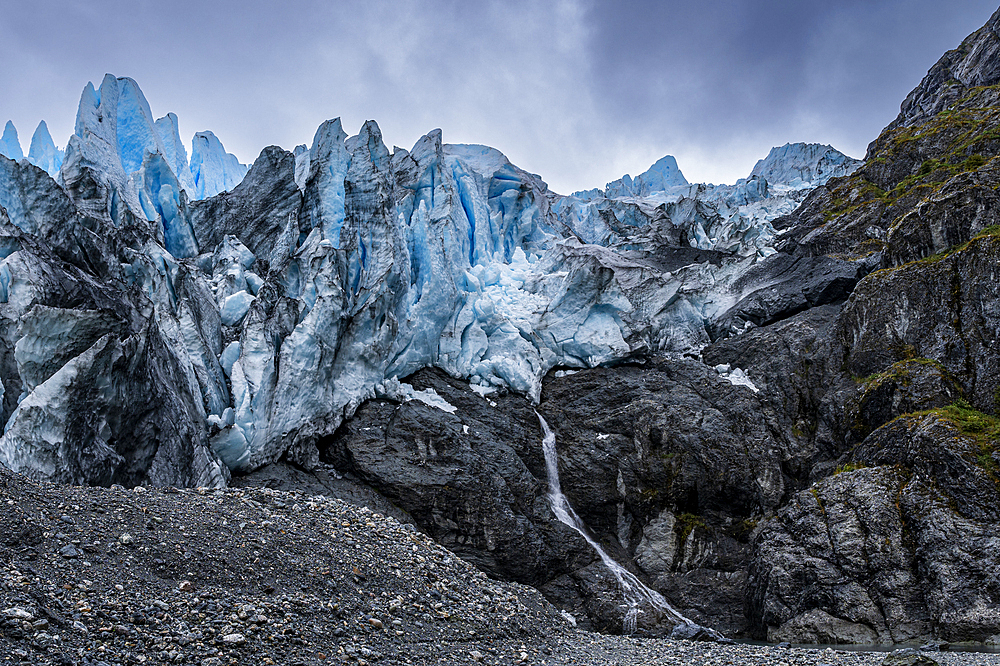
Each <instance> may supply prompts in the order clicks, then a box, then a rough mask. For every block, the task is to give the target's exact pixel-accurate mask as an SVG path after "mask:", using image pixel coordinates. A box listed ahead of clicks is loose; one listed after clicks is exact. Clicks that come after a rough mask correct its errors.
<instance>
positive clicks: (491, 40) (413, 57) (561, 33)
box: [0, 0, 997, 193]
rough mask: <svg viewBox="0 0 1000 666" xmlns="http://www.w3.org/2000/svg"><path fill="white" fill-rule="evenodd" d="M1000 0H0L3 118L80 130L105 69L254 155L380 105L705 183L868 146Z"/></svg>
mask: <svg viewBox="0 0 1000 666" xmlns="http://www.w3.org/2000/svg"><path fill="white" fill-rule="evenodd" d="M996 3H997V0H993V1H992V2H984V1H980V0H948V2H942V1H941V0H823V1H821V2H817V1H813V0H795V1H791V0H699V1H691V2H677V1H672V0H662V1H660V2H655V1H652V0H647V1H641V2H640V1H632V0H548V1H547V0H529V1H522V0H505V1H495V2H492V1H482V2H477V1H476V0H422V1H417V0H391V1H384V0H364V1H361V2H355V1H353V0H338V1H333V0H285V1H284V2H274V0H238V1H237V0H218V1H213V0H173V1H166V0H155V1H154V0H0V125H2V124H3V123H4V122H6V120H8V119H10V120H12V121H13V122H14V124H15V126H16V127H17V129H18V132H19V134H20V138H21V144H22V146H23V148H24V151H25V152H27V149H28V144H29V142H30V139H31V134H32V132H33V131H34V128H35V126H36V125H37V124H38V122H39V120H42V119H44V120H45V121H46V122H47V124H48V126H49V129H50V130H51V132H52V136H53V138H54V139H55V142H56V144H57V145H59V146H65V144H66V141H67V140H68V137H69V136H70V134H71V133H72V131H73V124H74V119H75V116H76V109H77V105H78V103H79V98H80V93H81V92H82V90H83V88H84V86H85V85H86V84H87V82H88V81H93V82H94V84H95V85H100V81H101V79H102V78H103V77H104V74H105V73H106V72H110V73H112V74H114V75H116V76H129V77H132V78H133V79H135V80H136V81H137V82H138V83H139V86H140V87H141V88H142V90H143V92H144V93H145V95H146V98H147V99H148V101H149V104H150V107H151V108H152V111H153V113H154V115H155V116H157V117H160V116H163V115H166V113H168V112H174V113H176V114H177V115H178V117H179V118H180V129H181V136H182V138H183V139H184V140H185V141H187V142H190V138H191V136H192V135H193V134H194V133H195V132H197V131H202V130H212V131H213V132H215V134H216V135H217V136H218V137H219V138H220V139H221V140H222V142H223V143H224V144H225V146H226V149H227V150H229V151H230V152H233V153H235V154H236V155H237V156H238V157H239V158H240V160H241V161H243V162H251V161H252V160H253V159H254V158H255V157H256V156H257V155H258V154H259V152H260V151H261V149H262V148H264V147H265V146H268V145H272V144H273V145H279V146H282V147H284V148H287V149H292V148H293V147H294V146H295V145H297V144H302V143H304V144H311V143H312V137H313V134H314V133H315V131H316V128H317V127H318V126H319V125H320V123H322V122H323V121H324V120H327V119H329V118H335V117H340V118H342V120H343V124H344V127H345V129H346V130H347V131H348V132H349V133H352V132H357V131H358V130H359V129H360V128H361V125H362V124H363V123H364V121H365V120H368V119H373V120H376V121H377V122H378V123H379V126H380V127H381V129H382V133H383V137H384V140H385V142H386V144H387V145H388V146H389V147H390V148H392V146H393V145H398V146H402V147H405V148H409V147H411V146H412V145H413V144H414V143H415V142H416V141H417V139H419V138H420V137H421V136H422V135H423V134H426V133H427V132H428V131H430V130H432V129H435V128H441V129H442V130H443V136H444V140H445V141H446V142H448V143H480V144H486V145H490V146H493V147H495V148H497V149H499V150H501V151H502V152H503V153H504V154H506V155H507V157H508V158H509V159H510V160H511V161H512V162H513V163H514V164H517V165H518V166H520V167H522V168H524V169H526V170H528V171H531V172H533V173H537V174H539V175H541V176H542V177H543V179H545V180H546V182H548V183H549V185H550V187H551V188H552V189H553V190H555V191H557V192H560V193H569V192H572V191H575V190H581V189H587V188H591V187H603V186H604V184H605V183H607V182H609V181H612V180H615V179H617V178H620V177H621V176H622V175H623V174H625V173H629V174H632V175H633V176H635V175H637V174H639V173H641V172H643V171H645V170H646V169H647V168H648V167H649V166H650V165H651V164H652V163H653V162H655V161H656V160H657V159H658V158H660V157H662V156H663V155H667V154H670V155H674V156H675V157H676V158H677V161H678V164H679V165H680V168H681V170H682V171H683V172H684V174H685V176H686V177H687V178H688V180H689V181H691V182H713V183H732V182H735V180H736V179H738V178H741V177H745V176H747V175H748V174H749V173H750V171H751V169H752V168H753V165H754V163H755V162H756V161H757V160H758V159H760V158H762V157H764V156H765V155H766V154H767V152H768V150H769V149H770V148H771V147H772V146H780V145H783V144H785V143H789V142H796V141H806V142H819V143H828V144H831V145H833V146H834V147H836V148H838V149H840V150H841V151H843V152H845V153H847V154H848V155H851V156H853V157H859V158H860V157H863V156H864V153H865V149H866V147H867V145H868V143H869V142H870V141H872V140H873V139H874V138H875V137H876V136H878V133H879V131H880V130H881V128H882V127H884V126H885V125H887V124H888V123H889V122H890V121H891V120H892V119H893V118H894V117H895V116H896V114H897V113H898V112H899V105H900V103H901V102H902V101H903V99H904V98H905V97H906V94H907V93H908V92H909V91H910V90H912V89H913V88H914V87H915V86H916V85H917V84H918V83H919V82H920V80H921V78H922V77H923V75H924V74H925V73H926V71H927V70H928V69H929V68H930V67H931V65H933V64H934V63H935V62H936V61H937V59H938V58H939V57H940V56H941V55H942V54H943V53H944V52H945V51H946V50H948V49H951V48H954V47H956V46H958V44H959V43H960V42H961V41H962V39H963V38H964V37H965V36H966V35H968V34H969V33H971V32H973V31H975V30H976V29H978V28H979V27H980V26H982V25H983V24H984V23H985V22H986V21H987V19H988V18H989V17H990V15H991V14H992V13H993V12H994V11H996V9H997V4H996ZM188 146H189V149H190V143H188Z"/></svg>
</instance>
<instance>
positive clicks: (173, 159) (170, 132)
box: [155, 113, 195, 198]
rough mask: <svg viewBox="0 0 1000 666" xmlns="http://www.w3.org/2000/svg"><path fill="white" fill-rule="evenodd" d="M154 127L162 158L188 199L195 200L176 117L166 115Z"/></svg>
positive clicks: (171, 114) (192, 182)
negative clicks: (162, 151) (160, 144)
mask: <svg viewBox="0 0 1000 666" xmlns="http://www.w3.org/2000/svg"><path fill="white" fill-rule="evenodd" d="M155 127H156V131H157V133H158V134H159V136H160V141H162V142H163V148H164V150H165V151H166V152H165V153H164V155H163V156H164V157H165V158H166V160H167V164H169V165H170V168H171V169H172V170H173V172H174V175H176V176H177V180H178V181H179V182H180V184H181V187H183V188H184V191H185V192H187V195H188V197H190V198H195V186H194V180H193V178H192V177H191V168H190V166H189V165H188V157H187V151H186V150H184V142H183V141H181V133H180V128H179V126H178V124H177V115H176V114H173V113H168V114H167V115H165V116H163V117H162V118H160V119H159V120H157V121H156V123H155Z"/></svg>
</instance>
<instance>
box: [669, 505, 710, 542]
mask: <svg viewBox="0 0 1000 666" xmlns="http://www.w3.org/2000/svg"><path fill="white" fill-rule="evenodd" d="M698 527H700V528H701V529H703V530H704V529H708V525H707V524H706V523H705V519H704V518H702V517H701V516H698V515H695V514H693V513H682V514H680V515H678V516H677V519H676V521H675V522H674V529H675V530H677V535H678V536H679V537H680V542H681V544H682V545H683V544H684V543H686V542H687V539H688V537H689V536H691V532H693V531H694V530H695V528H698Z"/></svg>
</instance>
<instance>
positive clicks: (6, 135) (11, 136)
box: [0, 120, 24, 161]
mask: <svg viewBox="0 0 1000 666" xmlns="http://www.w3.org/2000/svg"><path fill="white" fill-rule="evenodd" d="M0 155H3V156H4V157H9V158H10V159H12V160H14V161H19V160H22V159H24V153H22V152H21V142H20V141H18V139H17V128H16V127H14V123H12V122H11V121H9V120H8V121H7V125H6V126H5V127H4V128H3V137H0Z"/></svg>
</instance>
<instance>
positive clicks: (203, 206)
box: [190, 146, 302, 274]
mask: <svg viewBox="0 0 1000 666" xmlns="http://www.w3.org/2000/svg"><path fill="white" fill-rule="evenodd" d="M301 205H302V193H301V192H300V191H299V188H298V186H297V185H296V184H295V156H294V155H292V154H291V153H289V152H287V151H285V150H282V149H281V148H278V147H277V146H270V147H268V148H265V149H264V150H263V151H262V152H261V154H260V156H258V157H257V159H256V160H254V163H253V165H252V166H251V167H250V171H248V172H247V175H246V177H244V179H243V181H242V182H241V183H240V184H239V185H237V186H236V187H235V188H233V190H232V192H223V193H222V194H219V195H218V196H215V197H211V198H209V199H204V200H202V201H195V202H192V203H191V204H190V213H191V225H192V227H193V228H194V233H195V238H196V239H197V240H198V245H199V247H200V248H202V250H203V251H211V249H212V248H215V247H217V246H218V245H219V243H221V242H222V240H223V238H224V237H225V236H226V235H232V236H236V237H237V238H239V239H240V241H242V243H243V244H244V245H246V246H247V247H248V248H249V249H250V251H251V252H253V254H254V256H256V257H257V259H258V261H261V262H263V265H262V266H261V267H258V268H257V270H259V271H261V273H263V274H266V273H267V266H269V265H270V264H271V263H275V262H277V263H279V264H280V263H281V262H282V261H284V260H287V259H288V254H289V252H290V250H291V249H292V248H294V246H295V243H296V241H297V237H298V233H299V229H298V215H299V209H300V207H301ZM288 233H290V234H292V238H291V239H287V238H285V236H286V234H288ZM289 245H290V246H291V247H288V246H289ZM276 252H277V254H275V253H276Z"/></svg>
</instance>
